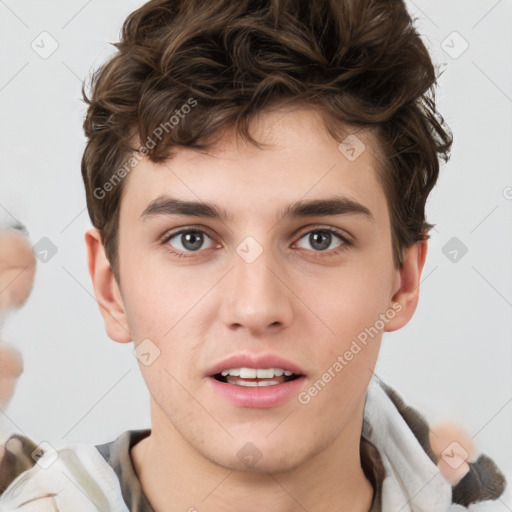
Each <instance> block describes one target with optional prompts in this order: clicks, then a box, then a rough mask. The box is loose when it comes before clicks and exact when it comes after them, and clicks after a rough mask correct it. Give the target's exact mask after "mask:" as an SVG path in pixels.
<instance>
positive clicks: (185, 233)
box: [162, 229, 215, 255]
mask: <svg viewBox="0 0 512 512" xmlns="http://www.w3.org/2000/svg"><path fill="white" fill-rule="evenodd" d="M205 240H209V241H210V244H209V245H208V246H207V247H203V245H204V243H205ZM162 244H164V245H165V244H167V245H170V246H171V248H174V249H177V251H173V250H172V249H170V250H171V252H172V253H174V254H176V255H181V254H180V253H187V252H198V251H199V250H201V249H209V248H211V247H213V246H215V243H214V242H213V240H212V239H211V238H210V237H209V236H208V235H207V234H206V233H205V232H204V231H201V230H200V229H182V230H180V231H175V232H174V233H171V234H170V235H168V236H166V237H165V238H164V239H163V240H162Z"/></svg>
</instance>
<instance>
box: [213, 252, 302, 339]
mask: <svg viewBox="0 0 512 512" xmlns="http://www.w3.org/2000/svg"><path fill="white" fill-rule="evenodd" d="M249 261H250V260H249ZM233 267H234V268H233V269H232V270H231V272H229V274H228V276H227V279H226V282H224V287H223V290H222V305H221V310H220V314H221V317H222V320H223V322H224V324H225V325H226V326H228V327H229V328H231V329H242V328H245V329H247V330H248V331H249V332H250V333H251V334H253V335H256V334H268V333H272V332H277V331H278V330H280V329H282V328H284V327H286V326H288V325H289V324H290V322H291V320H292V316H293V308H292V306H293V304H292V302H291V301H292V297H293V293H292V292H291V291H290V289H289V288H288V286H289V285H288V286H287V283H286V281H287V279H286V276H285V275H284V272H283V270H282V268H281V267H280V266H278V265H277V261H276V259H275V258H274V257H273V256H272V252H271V250H270V249H265V250H263V252H262V253H261V254H260V255H259V256H258V257H257V258H256V259H255V260H254V261H252V262H248V261H247V260H246V259H244V258H243V257H242V256H240V255H239V254H238V253H235V254H234V255H233ZM280 269H281V270H280Z"/></svg>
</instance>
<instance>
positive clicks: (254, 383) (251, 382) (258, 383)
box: [228, 379, 281, 388]
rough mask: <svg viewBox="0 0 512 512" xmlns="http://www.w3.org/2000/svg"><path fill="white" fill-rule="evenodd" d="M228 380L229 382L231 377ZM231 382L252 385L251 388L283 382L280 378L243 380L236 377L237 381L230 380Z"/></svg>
mask: <svg viewBox="0 0 512 512" xmlns="http://www.w3.org/2000/svg"><path fill="white" fill-rule="evenodd" d="M228 382H229V379H228ZM229 383H230V384H236V385H237V386H245V387H251V388H256V387H262V386H275V385H277V384H281V383H280V382H279V381H278V380H260V381H255V380H247V381H243V380H241V379H236V383H235V382H229Z"/></svg>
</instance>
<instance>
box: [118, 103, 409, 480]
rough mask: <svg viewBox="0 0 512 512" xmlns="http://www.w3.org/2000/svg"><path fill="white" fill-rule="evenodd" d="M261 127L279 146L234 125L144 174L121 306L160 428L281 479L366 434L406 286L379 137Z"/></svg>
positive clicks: (128, 227)
mask: <svg viewBox="0 0 512 512" xmlns="http://www.w3.org/2000/svg"><path fill="white" fill-rule="evenodd" d="M252 133H253V134H254V136H255V138H256V139H257V140H258V141H262V142H265V143H267V144H269V145H268V146H267V147H265V148H264V149H257V148H255V147H254V146H252V145H250V144H246V143H244V142H242V141H241V140H239V139H237V138H236V137H235V136H234V135H233V133H232V132H228V131H227V132H225V133H224V134H223V137H222V139H221V140H220V142H219V143H218V144H216V145H215V146H214V147H213V148H212V149H211V150H209V152H208V154H206V153H199V152H197V151H194V150H191V149H183V148H182V149H179V150H178V151H177V153H176V155H175V156H173V157H172V159H170V160H169V161H167V162H165V164H162V165H155V164H152V163H151V162H149V161H147V160H143V161H141V162H140V163H139V164H138V166H137V167H136V168H135V169H134V170H133V171H132V173H131V174H130V176H129V178H128V180H127V183H126V184H125V189H124V192H123V198H122V203H121V209H120V224H119V272H120V300H121V301H122V309H123V315H124V318H125V320H126V324H127V326H128V329H129V332H130V338H131V339H133V341H134V343H135V345H136V347H138V350H139V351H142V352H143V353H144V354H146V355H145V359H146V360H145V361H144V363H146V364H143V363H142V362H141V363H140V368H141V371H142V374H143V377H144V379H145V381H146V383H147V386H148V389H149V392H150V395H151V400H152V429H153V434H154V435H158V433H161V434H162V433H165V436H168V437H169V436H170V437H173V436H174V438H175V439H178V438H179V439H180V440H181V441H180V442H183V443H186V444H187V446H189V447H190V448H191V449H192V450H195V451H196V452H197V453H199V454H201V455H202V456H204V457H206V458H207V459H208V460H210V461H212V462H214V463H215V464H218V465H221V466H223V467H226V468H231V469H239V470H244V469H245V470H258V471H280V470H281V471H282V470H286V469H291V468H294V467H297V466H299V465H300V464H301V463H304V462H305V461H307V460H309V459H311V458H313V457H315V456H317V455H318V454H320V453H321V452H322V451H323V450H325V448H327V447H329V446H332V445H333V444H334V443H336V442H337V441H338V440H339V439H340V438H341V437H343V436H346V435H347V434H349V433H351V432H352V433H353V434H354V436H360V429H361V419H362V411H363V406H364V398H365V392H366V388H367V385H368V383H369V380H370V378H371V375H372V371H373V368H374V365H375V362H376V358H377V354H378V350H379V345H380V341H381V335H382V332H383V330H392V328H390V325H391V324H392V323H393V322H394V321H396V320H392V318H393V317H395V316H399V306H400V305H398V306H397V305H396V304H395V306H394V307H393V295H394V293H395V292H396V291H397V287H398V286H399V282H400V279H399V271H398V270H397V269H395V267H394V265H393V256H392V246H391V227H390V221H389V211H388V206H387V203H386V198H385V195H384V191H383V188H382V186H381V184H380V182H379V180H378V177H377V171H376V169H377V165H378V153H377V147H376V142H375V140H374V139H373V136H372V135H371V134H370V133H368V132H366V133H364V132H358V133H357V137H358V139H359V142H358V144H360V143H363V144H364V147H365V149H364V151H363V152H362V153H361V154H360V155H359V156H358V157H357V158H356V159H354V158H353V156H354V152H351V151H350V148H348V150H349V151H348V152H347V151H346V148H345V150H344V151H341V150H340V149H339V147H338V146H339V144H340V142H341V141H335V140H333V139H332V138H331V137H330V136H329V135H328V133H327V132H326V130H325V129H324V127H323V125H322V123H321V120H320V118H319V116H318V113H315V112H314V111H312V110H306V109H302V110H301V109H299V110H294V111H284V110H280V111H279V110H278V111H273V112H267V113H264V114H261V115H260V116H259V118H258V119H257V121H255V123H254V124H253V131H252ZM349 133H350V131H349V130H347V135H348V134H349ZM360 147H362V146H357V148H356V149H355V151H358V150H359V148H360ZM343 148H344V147H343ZM343 148H342V149H343ZM347 155H348V156H350V157H351V158H348V156H347ZM176 200H179V201H181V202H184V203H187V202H194V203H199V206H202V208H198V207H197V206H198V205H196V206H195V207H194V205H188V206H187V205H185V204H183V203H181V204H178V203H176ZM173 201H174V202H173ZM205 203H207V204H208V205H209V206H210V207H209V208H205V207H204V204H205ZM315 203H316V207H315ZM365 334H366V336H365ZM363 340H365V341H363ZM118 341H121V340H118ZM126 341H127V340H126ZM141 343H144V345H141ZM153 359H154V360H153ZM148 363H150V364H148ZM240 368H249V370H241V373H240V374H239V375H236V374H237V373H238V372H240V370H237V369H240ZM258 368H259V369H260V370H268V369H270V368H277V371H276V370H274V372H271V371H270V372H263V371H261V372H257V371H256V372H255V369H258ZM230 369H233V371H231V372H229V375H226V371H224V375H222V373H223V370H230ZM283 371H286V374H284V373H283ZM290 372H292V375H287V374H288V373H290ZM280 373H283V374H282V375H279V374H280ZM258 375H259V378H258ZM162 435H164V434H162ZM247 456H248V457H249V458H247ZM251 457H252V459H251ZM256 459H258V462H257V465H254V466H253V465H252V463H251V464H249V463H248V461H251V460H252V461H254V460H256Z"/></svg>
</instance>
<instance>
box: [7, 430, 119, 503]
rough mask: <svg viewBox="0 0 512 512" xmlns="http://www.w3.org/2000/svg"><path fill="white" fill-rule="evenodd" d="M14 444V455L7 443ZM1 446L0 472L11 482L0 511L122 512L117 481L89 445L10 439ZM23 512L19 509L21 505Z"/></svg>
mask: <svg viewBox="0 0 512 512" xmlns="http://www.w3.org/2000/svg"><path fill="white" fill-rule="evenodd" d="M13 437H15V439H16V440H17V442H16V445H17V451H16V453H15V454H13V453H12V452H10V451H9V447H11V448H12V446H13V442H12V439H13ZM13 437H11V438H10V439H9V441H8V442H7V443H6V447H7V451H6V455H7V454H8V453H10V454H11V456H10V458H9V459H6V458H4V460H3V461H2V464H1V465H0V468H1V469H3V471H4V474H5V475H8V477H6V479H5V481H6V482H7V480H8V479H9V478H14V479H13V480H12V481H11V482H10V483H9V484H8V486H7V488H6V489H5V491H4V492H3V494H2V495H1V497H0V512H3V511H16V510H18V509H20V511H21V510H22V508H21V507H22V506H23V504H26V503H31V504H32V503H33V504H34V505H33V506H34V507H36V508H35V509H34V510H38V511H41V512H43V511H45V510H48V511H52V512H54V511H67V510H79V511H80V512H82V511H83V512H88V511H91V512H97V510H102V511H103V512H109V511H112V512H113V511H116V512H118V511H119V512H128V508H127V507H126V505H125V503H124V501H123V498H122V494H121V488H120V483H119V479H118V477H117V475H116V473H115V472H114V470H113V469H112V467H111V466H110V465H109V464H108V462H107V461H106V460H105V458H104V457H103V456H102V455H101V454H100V452H99V451H98V449H97V448H96V447H95V446H92V445H87V444H73V445H69V446H66V447H63V448H61V449H58V450H55V449H53V448H52V447H51V446H50V445H49V444H48V443H43V444H42V445H39V446H36V445H35V444H34V443H33V442H32V441H30V440H29V439H27V438H25V437H22V436H13ZM23 510H25V508H24V507H23Z"/></svg>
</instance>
